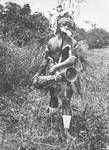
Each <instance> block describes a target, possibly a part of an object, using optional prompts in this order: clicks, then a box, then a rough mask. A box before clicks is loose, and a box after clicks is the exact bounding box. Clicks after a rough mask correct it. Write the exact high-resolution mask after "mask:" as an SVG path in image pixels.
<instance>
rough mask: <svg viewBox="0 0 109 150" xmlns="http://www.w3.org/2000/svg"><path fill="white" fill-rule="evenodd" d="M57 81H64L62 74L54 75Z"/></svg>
mask: <svg viewBox="0 0 109 150" xmlns="http://www.w3.org/2000/svg"><path fill="white" fill-rule="evenodd" d="M54 77H55V81H60V80H61V79H62V76H61V75H60V74H56V75H54Z"/></svg>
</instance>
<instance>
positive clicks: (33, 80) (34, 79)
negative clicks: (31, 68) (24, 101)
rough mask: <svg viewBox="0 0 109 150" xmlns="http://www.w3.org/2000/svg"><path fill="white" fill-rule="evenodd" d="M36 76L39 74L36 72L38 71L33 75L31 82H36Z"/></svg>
mask: <svg viewBox="0 0 109 150" xmlns="http://www.w3.org/2000/svg"><path fill="white" fill-rule="evenodd" d="M38 76H39V74H38V73H36V74H35V75H34V77H33V78H32V82H33V84H36V82H37V79H38Z"/></svg>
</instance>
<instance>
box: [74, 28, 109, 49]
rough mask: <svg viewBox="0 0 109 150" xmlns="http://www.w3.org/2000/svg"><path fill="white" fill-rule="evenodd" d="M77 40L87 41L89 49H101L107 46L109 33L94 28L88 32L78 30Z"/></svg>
mask: <svg viewBox="0 0 109 150" xmlns="http://www.w3.org/2000/svg"><path fill="white" fill-rule="evenodd" d="M76 38H77V40H87V44H88V45H89V48H90V49H92V48H102V47H104V46H107V45H109V33H108V32H107V31H105V30H103V29H100V28H94V29H91V30H90V31H87V32H86V31H85V30H84V29H78V35H77V37H76Z"/></svg>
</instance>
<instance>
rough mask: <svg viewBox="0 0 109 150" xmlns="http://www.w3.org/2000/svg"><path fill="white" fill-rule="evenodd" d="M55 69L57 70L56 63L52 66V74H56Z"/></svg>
mask: <svg viewBox="0 0 109 150" xmlns="http://www.w3.org/2000/svg"><path fill="white" fill-rule="evenodd" d="M55 71H56V67H55V65H54V66H52V67H51V69H50V74H54V73H55Z"/></svg>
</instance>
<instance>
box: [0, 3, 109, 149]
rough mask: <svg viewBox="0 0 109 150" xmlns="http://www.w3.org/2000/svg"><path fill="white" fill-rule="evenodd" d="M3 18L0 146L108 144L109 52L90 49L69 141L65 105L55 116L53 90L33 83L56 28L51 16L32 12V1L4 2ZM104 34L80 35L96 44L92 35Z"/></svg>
mask: <svg viewBox="0 0 109 150" xmlns="http://www.w3.org/2000/svg"><path fill="white" fill-rule="evenodd" d="M0 23H1V24H0V25H1V26H0V33H1V35H0V36H1V40H0V90H1V91H0V148H1V149H2V150H7V149H8V150H16V149H18V150H25V149H26V150H27V149H28V150H35V149H38V150H40V149H42V150H43V149H44V150H48V149H50V150H51V149H53V150H57V149H58V150H60V149H61V150H68V149H69V150H71V149H78V150H80V149H81V150H85V149H90V150H101V149H102V148H105V144H106V138H107V132H108V131H107V130H108V120H109V116H108V114H107V112H106V110H107V109H106V106H107V105H108V98H109V94H108V91H109V79H108V74H109V63H108V62H109V58H108V55H107V56H105V54H104V53H102V52H101V51H99V52H97V51H93V50H92V51H91V52H90V51H87V53H88V61H89V62H90V63H89V65H90V66H88V67H87V70H86V72H85V73H82V74H81V77H80V78H81V86H82V88H81V89H82V93H83V94H84V95H83V96H84V99H83V101H81V99H80V97H79V96H77V93H74V96H73V98H72V101H71V107H72V121H71V125H70V130H69V132H70V134H71V136H72V139H71V141H68V142H67V141H66V137H65V134H64V130H63V122H62V117H61V110H60V111H59V113H58V114H54V115H53V116H50V115H49V114H48V113H47V112H46V109H47V106H48V103H49V98H50V97H49V92H48V91H45V90H41V91H40V90H38V89H34V88H33V87H31V88H29V87H28V85H29V84H30V81H31V77H33V75H34V74H35V72H36V71H37V69H38V68H39V67H40V62H41V60H42V58H43V55H44V49H45V43H46V41H47V39H48V37H49V36H50V34H51V30H50V24H49V21H48V20H47V19H46V18H45V17H44V16H43V15H42V13H39V12H37V13H35V14H33V15H31V9H30V7H29V5H28V4H26V5H24V6H23V7H21V6H19V5H18V4H15V3H7V4H6V6H5V7H4V6H2V5H0ZM95 31H96V32H95ZM98 35H100V38H101V41H102V40H103V41H104V43H105V44H107V43H108V34H107V32H105V31H104V30H102V29H94V30H92V31H89V32H87V33H86V31H85V30H83V29H80V30H79V36H78V37H77V39H78V40H83V39H86V40H87V41H88V43H89V46H90V47H91V46H92V45H93V47H95V46H96V44H95V45H94V44H93V43H94V42H95V40H93V41H92V39H95V37H97V38H98V37H99V36H98ZM97 38H96V39H97ZM106 40H107V41H106ZM83 47H84V46H83ZM102 51H103V50H102ZM103 54H104V55H103ZM74 105H76V106H77V107H78V110H77V111H74V109H73V108H74Z"/></svg>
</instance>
